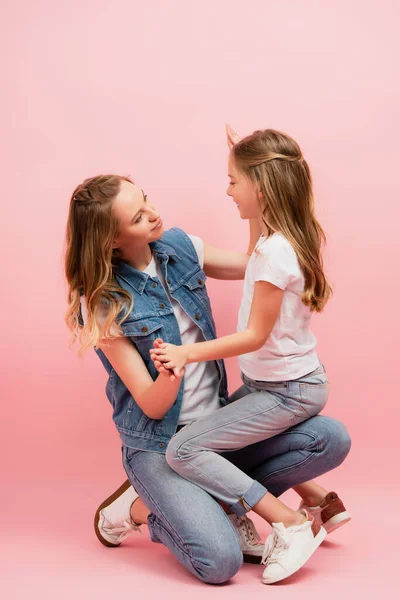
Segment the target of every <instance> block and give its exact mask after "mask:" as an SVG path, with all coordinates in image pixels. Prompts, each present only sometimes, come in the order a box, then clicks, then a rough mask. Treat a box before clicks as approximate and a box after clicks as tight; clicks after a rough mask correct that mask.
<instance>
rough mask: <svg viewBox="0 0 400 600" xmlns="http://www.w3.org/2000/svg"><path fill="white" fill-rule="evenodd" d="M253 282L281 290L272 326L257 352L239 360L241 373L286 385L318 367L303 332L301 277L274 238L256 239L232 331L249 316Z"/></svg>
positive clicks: (292, 256)
mask: <svg viewBox="0 0 400 600" xmlns="http://www.w3.org/2000/svg"><path fill="white" fill-rule="evenodd" d="M256 281H268V282H269V283H272V284H273V285H276V286H277V287H278V288H280V289H281V290H283V298H282V304H281V308H280V312H279V316H278V318H277V320H276V322H275V325H274V327H273V329H272V331H271V333H270V335H269V337H268V339H267V341H266V342H265V344H264V345H263V347H262V348H260V350H257V351H255V352H249V353H247V354H242V355H241V356H239V364H240V368H241V370H242V372H243V373H244V374H245V375H246V376H247V377H249V378H250V379H253V380H256V381H290V380H293V379H297V378H298V377H302V376H303V375H306V374H307V373H310V372H311V371H314V369H316V368H317V367H318V366H319V364H320V362H319V358H318V355H317V352H316V350H315V348H316V344H317V341H316V338H315V336H314V335H313V334H312V333H311V331H310V329H309V325H310V320H311V311H310V309H309V308H308V307H307V306H305V304H303V302H302V300H301V297H302V293H303V291H304V277H303V274H302V272H301V269H300V265H299V262H298V259H297V255H296V253H295V251H294V250H293V248H292V246H291V245H290V243H289V242H288V240H287V239H286V238H285V237H284V236H283V235H281V234H280V233H274V234H272V235H271V236H270V237H268V238H266V237H265V236H263V235H262V236H261V237H260V239H259V240H258V242H257V244H256V248H255V250H254V251H253V253H252V255H251V257H250V259H249V262H248V264H247V269H246V275H245V279H244V286H243V298H242V301H241V305H240V309H239V318H238V331H239V332H240V331H244V330H245V329H246V327H247V322H248V320H249V316H250V310H251V303H252V300H253V295H254V284H255V282H256Z"/></svg>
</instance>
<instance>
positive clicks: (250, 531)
mask: <svg viewBox="0 0 400 600" xmlns="http://www.w3.org/2000/svg"><path fill="white" fill-rule="evenodd" d="M240 529H241V530H242V531H243V533H244V537H245V539H246V542H248V543H249V544H250V546H257V545H258V544H259V543H260V542H261V538H260V536H259V535H258V531H257V529H256V528H255V525H254V523H253V521H252V520H251V519H249V518H248V517H245V516H243V517H240Z"/></svg>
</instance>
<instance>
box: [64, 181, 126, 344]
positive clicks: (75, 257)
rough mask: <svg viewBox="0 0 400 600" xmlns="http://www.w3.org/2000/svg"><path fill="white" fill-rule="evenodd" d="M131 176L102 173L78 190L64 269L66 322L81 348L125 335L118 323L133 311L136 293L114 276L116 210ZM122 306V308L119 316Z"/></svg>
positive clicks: (72, 206)
mask: <svg viewBox="0 0 400 600" xmlns="http://www.w3.org/2000/svg"><path fill="white" fill-rule="evenodd" d="M124 180H125V181H129V182H130V183H133V182H132V181H131V180H130V179H129V178H128V177H121V176H119V175H99V176H97V177H91V178H90V179H86V180H85V181H84V182H83V183H81V184H80V185H78V187H77V188H76V189H75V190H74V192H73V194H72V197H71V200H70V205H69V214H68V221H67V232H66V251H65V275H66V278H67V282H68V310H67V312H66V316H65V322H66V324H67V326H68V328H69V330H70V331H71V333H72V341H71V343H72V344H73V343H74V342H75V341H78V342H79V344H80V347H79V353H82V352H83V351H84V350H85V349H86V348H88V347H93V346H97V345H98V343H99V342H100V340H103V339H111V338H114V337H118V336H120V335H121V331H120V328H119V325H120V324H121V323H122V322H123V321H124V319H125V318H126V317H127V316H128V314H129V313H130V312H131V310H132V307H133V298H132V296H131V295H130V294H129V293H128V292H127V291H125V290H124V289H122V288H121V287H120V286H119V285H118V284H117V282H116V281H115V277H114V265H113V259H114V258H118V252H117V251H116V250H115V249H114V248H113V242H114V239H115V237H116V235H117V233H118V228H119V224H118V221H117V219H116V217H115V216H114V213H113V210H112V203H113V200H114V198H115V197H116V196H117V194H118V192H119V190H120V186H121V182H122V181H124ZM82 294H83V295H84V296H85V299H86V306H87V320H86V322H85V323H84V326H83V327H82V326H81V325H80V323H79V320H80V319H79V315H80V296H81V295H82ZM121 312H122V313H123V314H122V316H121Z"/></svg>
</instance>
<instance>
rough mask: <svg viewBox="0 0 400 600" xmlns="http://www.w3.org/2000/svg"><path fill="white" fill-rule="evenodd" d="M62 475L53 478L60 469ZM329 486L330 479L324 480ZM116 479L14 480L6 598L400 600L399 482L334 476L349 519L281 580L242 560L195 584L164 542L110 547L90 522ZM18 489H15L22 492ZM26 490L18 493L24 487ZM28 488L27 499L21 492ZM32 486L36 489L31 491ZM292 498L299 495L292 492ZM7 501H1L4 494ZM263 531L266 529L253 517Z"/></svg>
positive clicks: (7, 527)
mask: <svg viewBox="0 0 400 600" xmlns="http://www.w3.org/2000/svg"><path fill="white" fill-rule="evenodd" d="M54 478H55V479H56V476H54ZM320 481H321V482H322V484H326V485H328V476H325V478H321V480H320ZM118 482H119V480H117V481H113V482H110V480H109V477H108V478H107V483H104V481H102V482H101V483H100V482H99V481H96V483H95V484H94V483H93V484H92V485H89V483H88V482H87V481H78V482H77V481H76V480H75V479H74V478H69V479H64V480H63V483H60V482H59V481H58V482H57V480H53V481H52V482H50V481H49V480H47V483H46V484H43V482H42V483H41V484H40V483H38V482H36V483H35V487H34V488H33V487H31V486H28V488H26V487H24V485H25V484H24V483H23V482H21V481H19V482H14V494H13V501H12V503H11V504H10V503H8V508H7V510H6V514H4V512H3V511H2V512H3V515H2V530H1V546H0V553H1V557H0V558H1V561H0V565H1V567H0V573H1V578H0V597H1V598H2V600H14V599H15V600H17V599H18V600H22V599H26V598H30V599H36V598H40V599H47V598H49V599H50V598H51V599H57V600H58V599H59V600H64V599H65V600H67V599H68V600H69V599H74V600H80V599H81V598H96V599H97V600H103V599H107V600H108V599H109V598H113V599H117V598H124V599H125V598H134V599H135V600H136V599H137V598H144V599H145V600H148V599H149V598H151V599H153V598H165V599H169V598H172V597H174V598H178V597H185V598H187V597H188V595H189V594H190V600H194V599H195V598H197V597H199V598H204V597H205V595H207V598H208V599H211V598H217V597H218V598H225V597H226V598H229V599H230V600H231V599H233V598H238V600H239V599H240V600H243V598H245V599H247V598H250V595H251V597H257V598H259V597H260V598H261V597H265V595H269V596H271V597H275V598H277V597H279V598H282V599H286V598H303V597H304V598H305V597H307V598H310V597H311V598H322V597H323V598H324V600H330V599H331V598H332V599H333V598H335V599H336V600H346V599H347V598H365V597H367V598H374V599H377V598H379V596H382V597H384V598H385V599H386V598H400V586H399V577H398V573H399V571H400V561H399V558H400V555H399V550H398V546H397V544H398V543H399V526H398V518H397V514H398V510H399V485H398V484H397V485H396V484H395V483H393V482H392V483H391V484H389V485H385V494H384V504H382V495H381V493H380V488H381V486H379V487H378V486H377V485H376V484H375V485H374V486H372V485H370V486H369V485H368V484H367V485H364V484H363V485H362V486H361V485H360V484H359V483H358V482H357V481H356V480H354V479H353V480H351V478H350V477H349V473H347V474H346V472H345V468H344V467H343V468H341V469H338V470H337V471H336V472H334V473H332V474H330V475H329V484H330V486H331V487H332V488H334V489H336V490H337V491H338V492H340V493H341V495H342V496H343V498H344V499H345V501H346V505H347V507H348V508H349V509H350V511H351V513H352V515H353V520H352V522H351V523H349V524H348V525H346V526H345V527H343V528H342V529H340V530H339V531H336V532H334V533H333V534H331V535H330V536H329V538H328V539H327V540H326V541H325V542H324V543H323V545H322V546H321V547H320V549H319V550H318V551H317V553H316V554H315V555H314V556H313V557H312V559H311V560H310V561H309V563H308V564H307V565H306V566H305V567H303V569H302V570H301V571H299V572H298V573H297V574H296V575H294V576H293V577H292V578H290V579H288V580H287V581H285V582H282V583H280V584H276V585H274V586H265V585H262V584H261V583H260V575H261V567H259V566H255V565H245V566H244V567H243V568H242V569H241V571H240V572H239V573H238V574H237V575H236V577H235V578H234V579H233V580H232V581H231V582H230V583H229V584H226V585H224V586H219V587H216V586H207V585H205V584H202V583H200V582H199V581H197V580H196V579H195V578H194V577H193V576H191V575H190V574H189V573H186V572H185V570H184V569H183V568H182V567H181V566H180V565H179V564H178V563H177V561H176V560H175V559H174V558H173V556H172V555H170V554H169V552H168V551H167V550H166V549H165V548H164V547H162V546H161V545H155V544H152V543H151V542H150V541H149V538H148V534H147V530H146V529H145V528H143V529H144V535H143V536H141V535H138V534H132V535H131V537H130V538H129V539H128V540H126V541H125V542H124V544H123V545H122V546H120V547H119V548H116V549H108V548H105V547H103V546H102V545H101V544H100V543H99V542H98V541H97V538H96V537H95V535H94V533H93V529H92V519H93V512H94V509H95V508H96V506H97V504H98V503H99V502H100V501H101V500H102V499H103V497H105V495H108V493H109V492H110V491H111V487H113V485H114V484H117V483H118ZM16 488H18V489H16ZM18 490H19V493H18ZM24 490H25V491H27V490H28V491H29V494H30V497H27V494H24ZM32 490H34V491H32ZM285 498H286V500H287V501H288V503H290V504H291V505H295V498H294V494H293V493H292V492H289V493H287V494H286V496H285ZM3 500H4V498H3ZM255 520H256V522H257V524H258V526H259V530H260V532H261V534H263V535H264V536H265V535H267V533H268V526H267V525H265V524H264V523H261V522H260V521H259V520H258V517H256V518H255Z"/></svg>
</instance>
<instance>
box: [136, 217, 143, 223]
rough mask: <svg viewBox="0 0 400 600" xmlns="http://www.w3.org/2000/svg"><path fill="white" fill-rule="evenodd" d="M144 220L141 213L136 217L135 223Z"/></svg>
mask: <svg viewBox="0 0 400 600" xmlns="http://www.w3.org/2000/svg"><path fill="white" fill-rule="evenodd" d="M141 220H142V215H139V216H138V218H137V219H136V221H135V223H139V222H140V221H141Z"/></svg>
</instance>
